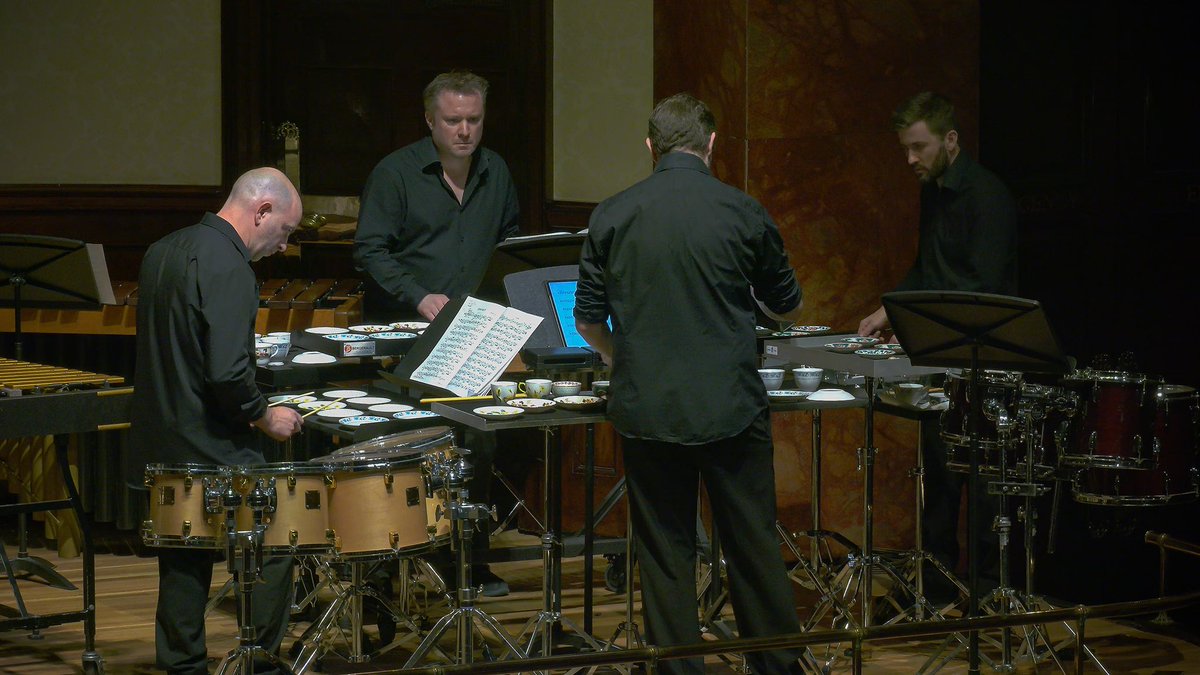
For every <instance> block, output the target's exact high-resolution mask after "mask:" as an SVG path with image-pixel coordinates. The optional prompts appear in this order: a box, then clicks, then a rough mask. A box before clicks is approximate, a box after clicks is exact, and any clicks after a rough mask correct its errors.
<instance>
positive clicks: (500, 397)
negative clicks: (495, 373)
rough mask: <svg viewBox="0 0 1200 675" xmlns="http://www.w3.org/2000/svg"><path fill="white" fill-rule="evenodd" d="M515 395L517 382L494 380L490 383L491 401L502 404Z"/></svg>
mask: <svg viewBox="0 0 1200 675" xmlns="http://www.w3.org/2000/svg"><path fill="white" fill-rule="evenodd" d="M516 397H517V383H516V382H508V381H505V380H496V381H495V382H493V383H492V402H493V403H495V404H496V405H504V404H506V403H508V402H509V401H511V400H513V399H514V398H516Z"/></svg>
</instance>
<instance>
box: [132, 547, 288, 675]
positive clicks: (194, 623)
mask: <svg viewBox="0 0 1200 675" xmlns="http://www.w3.org/2000/svg"><path fill="white" fill-rule="evenodd" d="M219 557H220V556H219V553H218V552H217V551H211V550H203V549H188V548H163V549H160V550H159V551H158V610H157V612H156V614H155V617H154V646H155V651H156V657H157V665H158V667H159V668H161V669H163V670H165V671H167V672H168V673H180V674H185V673H186V674H187V675H207V673H208V647H207V645H206V643H205V631H204V606H205V604H206V603H207V602H208V596H209V589H210V588H211V586H212V572H213V565H215V564H216V563H217V561H218V559H219ZM292 562H293V558H292V557H291V556H272V557H266V558H264V559H263V569H262V576H263V578H262V580H260V581H259V582H257V583H256V584H255V585H254V589H253V591H252V595H251V605H252V606H251V613H252V614H253V615H254V616H253V617H252V621H253V624H254V626H255V628H256V629H257V635H258V640H257V644H259V645H261V646H263V647H264V648H265V649H266V650H267V651H268V652H270V653H272V654H274V653H276V652H278V651H279V644H280V643H281V642H282V641H283V636H284V633H285V632H286V631H287V624H288V617H289V614H290V611H291V601H292ZM239 610H240V606H239ZM233 637H237V636H236V635H235V636H233ZM263 665H264V668H262V669H260V667H259V664H255V672H274V671H273V670H267V669H265V664H263Z"/></svg>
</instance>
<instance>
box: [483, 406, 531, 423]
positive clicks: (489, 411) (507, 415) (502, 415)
mask: <svg viewBox="0 0 1200 675" xmlns="http://www.w3.org/2000/svg"><path fill="white" fill-rule="evenodd" d="M471 412H473V413H475V414H476V415H479V416H480V417H486V418H488V419H493V420H507V419H512V418H513V417H516V416H517V415H520V414H521V413H523V412H525V411H524V410H522V409H520V408H514V407H512V406H511V405H485V406H481V407H479V408H476V409H474V410H472V411H471Z"/></svg>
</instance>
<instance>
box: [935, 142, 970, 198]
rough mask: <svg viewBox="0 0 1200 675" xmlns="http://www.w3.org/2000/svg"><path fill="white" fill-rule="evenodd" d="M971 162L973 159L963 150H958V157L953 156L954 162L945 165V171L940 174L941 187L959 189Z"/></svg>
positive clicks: (952, 189)
mask: <svg viewBox="0 0 1200 675" xmlns="http://www.w3.org/2000/svg"><path fill="white" fill-rule="evenodd" d="M973 163H974V160H972V159H971V156H970V155H968V154H967V152H966V151H965V150H959V151H958V157H955V158H954V162H952V163H951V164H950V166H948V167H946V172H945V173H943V174H942V189H944V190H950V191H951V192H959V191H961V190H962V186H963V182H964V181H965V180H966V176H967V169H969V168H970V166H971V164H973Z"/></svg>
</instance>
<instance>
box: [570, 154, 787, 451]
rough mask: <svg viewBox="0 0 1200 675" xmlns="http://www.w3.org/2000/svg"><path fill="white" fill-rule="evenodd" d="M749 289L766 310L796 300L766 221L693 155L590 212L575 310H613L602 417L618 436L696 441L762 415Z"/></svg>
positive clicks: (592, 317) (667, 163)
mask: <svg viewBox="0 0 1200 675" xmlns="http://www.w3.org/2000/svg"><path fill="white" fill-rule="evenodd" d="M752 288H753V292H754V293H755V294H757V296H758V298H759V299H761V300H762V301H763V302H764V304H766V305H767V307H769V308H770V309H771V310H772V311H774V312H778V313H783V312H788V311H791V310H793V309H795V308H796V306H797V305H799V304H800V287H799V285H797V283H796V277H795V274H794V273H793V272H792V268H791V265H790V264H789V263H788V257H787V252H786V251H785V250H784V248H783V240H782V238H781V237H780V236H779V229H778V228H777V227H776V225H775V223H774V222H773V221H772V220H771V217H770V216H769V215H768V214H767V212H766V210H765V209H764V208H763V207H762V205H761V204H759V203H758V202H757V201H756V200H755V199H754V198H752V197H750V196H749V195H747V194H745V193H744V192H742V191H740V190H738V189H736V188H734V187H731V186H729V185H726V184H724V183H722V182H721V181H719V180H717V179H716V178H714V177H713V175H712V173H711V172H710V171H709V169H708V167H707V166H706V165H705V164H704V162H703V161H702V160H701V159H700V158H698V157H696V156H695V155H691V154H688V153H685V152H672V153H668V154H667V155H666V156H664V157H662V158H660V159H659V162H658V165H657V166H656V167H655V169H654V173H653V174H652V175H651V176H650V177H648V178H646V179H645V180H643V181H641V182H639V183H637V184H636V185H634V186H633V187H631V188H629V189H627V190H625V191H624V192H621V193H620V194H617V195H615V196H613V197H610V198H609V199H606V200H605V201H604V202H602V203H601V204H600V205H599V206H597V207H596V210H595V211H594V212H593V213H592V218H591V222H590V223H589V226H588V237H587V240H586V241H585V243H584V246H583V252H582V256H581V259H580V263H579V285H578V287H577V291H576V300H575V317H576V318H577V319H579V320H580V321H583V322H586V323H596V324H598V323H603V322H604V321H605V320H606V319H607V318H608V317H609V316H611V317H612V320H613V356H612V358H613V364H612V377H611V380H612V383H611V386H610V388H609V395H608V399H609V403H608V413H609V418H610V419H611V420H612V422H613V425H614V426H615V427H616V428H617V430H618V431H620V432H621V433H622V434H624V435H626V436H631V437H635V438H644V439H649V440H656V441H666V442H672V443H684V444H689V445H694V444H699V443H707V442H711V441H715V440H720V439H724V438H729V437H730V436H733V435H735V434H737V433H739V432H741V431H742V430H744V429H745V428H746V427H747V426H749V424H750V423H751V422H752V421H753V420H754V419H755V418H756V417H757V416H759V415H761V414H763V412H764V411H765V410H766V408H767V394H766V390H765V389H764V388H763V384H762V380H761V379H759V377H758V372H757V366H758V354H757V347H756V344H755V337H754V323H755V319H754V316H755V315H754V310H755V306H756V305H755V302H754V297H753V296H752V295H751V289H752Z"/></svg>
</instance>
